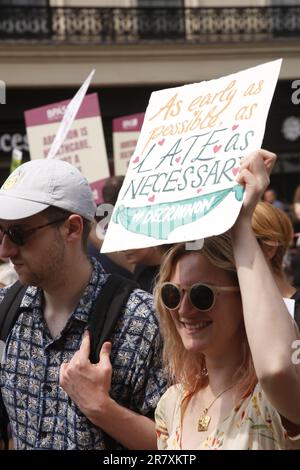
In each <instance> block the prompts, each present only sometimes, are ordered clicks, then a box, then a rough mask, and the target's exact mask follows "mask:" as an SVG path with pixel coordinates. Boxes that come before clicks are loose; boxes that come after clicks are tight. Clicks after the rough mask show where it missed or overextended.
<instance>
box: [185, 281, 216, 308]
mask: <svg viewBox="0 0 300 470" xmlns="http://www.w3.org/2000/svg"><path fill="white" fill-rule="evenodd" d="M190 299H191V302H192V304H193V305H194V307H196V308H197V309H199V310H209V309H210V308H211V306H212V305H213V303H214V293H213V291H212V290H211V289H210V288H209V287H207V286H201V285H196V286H193V287H192V288H191V291H190Z"/></svg>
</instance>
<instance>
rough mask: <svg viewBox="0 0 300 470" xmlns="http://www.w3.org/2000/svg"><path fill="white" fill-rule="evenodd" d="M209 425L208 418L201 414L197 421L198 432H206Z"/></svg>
mask: <svg viewBox="0 0 300 470" xmlns="http://www.w3.org/2000/svg"><path fill="white" fill-rule="evenodd" d="M209 423H210V416H208V415H207V414H206V413H205V412H204V413H202V415H200V417H199V419H198V432H203V431H207V428H208V425H209Z"/></svg>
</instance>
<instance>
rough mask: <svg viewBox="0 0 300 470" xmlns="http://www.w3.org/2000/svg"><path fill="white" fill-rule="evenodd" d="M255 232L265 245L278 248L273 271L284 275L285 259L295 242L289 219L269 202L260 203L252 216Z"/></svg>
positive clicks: (273, 259)
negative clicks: (292, 243) (293, 241)
mask: <svg viewBox="0 0 300 470" xmlns="http://www.w3.org/2000/svg"><path fill="white" fill-rule="evenodd" d="M252 229H253V232H254V234H255V236H256V238H257V239H258V241H260V242H261V243H262V249H263V245H264V244H266V245H273V246H277V249H276V252H275V254H274V256H273V257H272V259H271V260H270V263H271V266H272V269H273V271H274V272H275V273H276V274H279V275H282V274H283V257H284V255H285V253H286V252H287V249H288V248H289V246H290V244H291V242H292V240H293V235H294V232H293V226H292V222H291V221H290V219H289V217H288V216H287V214H285V212H283V211H282V210H281V209H279V208H278V207H275V206H273V205H272V204H269V203H268V202H259V203H258V204H257V206H256V208H255V211H254V213H253V216H252Z"/></svg>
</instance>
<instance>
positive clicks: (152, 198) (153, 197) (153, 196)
mask: <svg viewBox="0 0 300 470" xmlns="http://www.w3.org/2000/svg"><path fill="white" fill-rule="evenodd" d="M154 199H155V194H153V195H152V196H150V197H148V201H149V202H154Z"/></svg>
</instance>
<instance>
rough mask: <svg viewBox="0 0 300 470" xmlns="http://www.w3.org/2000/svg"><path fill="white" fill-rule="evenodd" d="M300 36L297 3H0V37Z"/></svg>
mask: <svg viewBox="0 0 300 470" xmlns="http://www.w3.org/2000/svg"><path fill="white" fill-rule="evenodd" d="M292 37H294V38H295V37H300V6H282V7H239V8H233V7H227V8H225V7H215V8H174V7H172V8H171V7H170V8H164V7H148V8H91V7H89V8H83V7H80V8H79V7H73V8H69V7H64V8H59V7H57V8H56V7H51V8H49V7H45V8H44V7H34V6H33V7H29V6H24V7H3V6H0V40H1V41H2V42H3V41H11V40H13V41H16V40H18V41H21V42H26V41H34V42H40V41H41V40H43V41H46V42H62V43H69V44H70V43H80V44H90V43H93V44H141V43H149V42H150V43H162V42H164V43H165V42H174V41H177V42H181V43H203V44H208V43H237V42H258V41H273V40H274V39H288V38H292Z"/></svg>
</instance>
